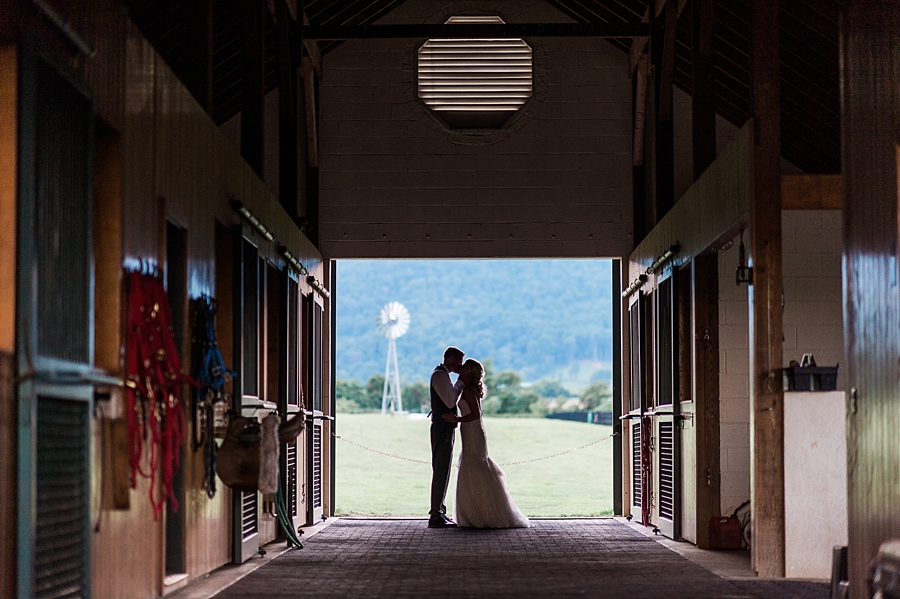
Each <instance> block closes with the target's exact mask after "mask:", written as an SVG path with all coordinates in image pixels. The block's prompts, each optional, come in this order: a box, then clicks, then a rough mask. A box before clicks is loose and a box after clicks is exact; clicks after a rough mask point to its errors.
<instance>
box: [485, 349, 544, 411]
mask: <svg viewBox="0 0 900 599" xmlns="http://www.w3.org/2000/svg"><path fill="white" fill-rule="evenodd" d="M484 366H485V368H484V370H485V377H484V382H485V385H487V389H488V390H487V397H486V398H485V400H484V403H483V404H482V411H483V412H484V413H485V414H542V413H543V410H542V409H541V407H542V406H543V404H544V403H545V402H544V400H543V398H542V397H541V396H540V395H538V394H537V393H535V392H534V391H533V390H531V389H530V388H527V387H522V375H520V374H519V373H518V372H516V371H515V370H504V371H502V372H498V373H496V374H494V370H493V360H491V359H487V360H485V361H484ZM534 404H540V405H539V406H537V407H536V408H535V409H532V405H534Z"/></svg>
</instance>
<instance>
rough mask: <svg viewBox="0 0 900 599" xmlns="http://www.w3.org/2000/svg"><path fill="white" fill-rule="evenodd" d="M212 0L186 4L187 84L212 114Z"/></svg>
mask: <svg viewBox="0 0 900 599" xmlns="http://www.w3.org/2000/svg"><path fill="white" fill-rule="evenodd" d="M212 4H213V3H212V0H196V1H195V2H187V3H185V5H184V6H185V11H186V13H185V16H184V45H185V51H184V52H183V54H182V55H183V56H184V61H185V63H186V64H185V68H184V84H185V87H187V88H188V91H190V92H191V94H193V96H194V99H196V100H197V102H198V103H199V104H200V106H202V107H203V110H205V111H206V112H207V114H208V113H210V112H211V111H212V83H213V78H212V48H213V10H212Z"/></svg>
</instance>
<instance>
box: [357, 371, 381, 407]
mask: <svg viewBox="0 0 900 599" xmlns="http://www.w3.org/2000/svg"><path fill="white" fill-rule="evenodd" d="M383 397H384V375H383V374H375V375H372V378H370V379H369V382H368V383H366V398H365V400H364V402H363V403H361V404H360V407H362V408H365V409H369V410H380V409H381V400H382V398H383Z"/></svg>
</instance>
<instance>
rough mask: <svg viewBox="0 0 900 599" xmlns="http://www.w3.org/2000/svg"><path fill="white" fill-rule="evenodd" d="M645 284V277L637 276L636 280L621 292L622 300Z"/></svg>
mask: <svg viewBox="0 0 900 599" xmlns="http://www.w3.org/2000/svg"><path fill="white" fill-rule="evenodd" d="M646 282H647V275H638V278H636V279H635V280H633V281H632V282H631V285H629V286H628V289H626V290H625V291H623V292H622V298H623V299H624V298H626V297H628V296H629V295H631V294H632V293H634V292H635V291H637V290H638V289H640V288H641V285H643V284H644V283H646Z"/></svg>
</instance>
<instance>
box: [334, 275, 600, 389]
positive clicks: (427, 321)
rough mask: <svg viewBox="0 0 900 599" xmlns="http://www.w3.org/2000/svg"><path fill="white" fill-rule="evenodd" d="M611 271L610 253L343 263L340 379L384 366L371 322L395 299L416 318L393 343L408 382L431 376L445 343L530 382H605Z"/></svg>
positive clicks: (359, 377)
mask: <svg viewBox="0 0 900 599" xmlns="http://www.w3.org/2000/svg"><path fill="white" fill-rule="evenodd" d="M611 277H612V275H611V263H610V261H608V260H443V261H431V260H428V261H426V260H340V261H339V262H338V277H337V377H338V378H340V379H353V380H356V381H359V382H360V383H363V384H365V382H366V381H368V379H369V377H371V376H372V375H373V374H378V373H381V374H383V373H384V365H385V359H386V354H387V340H386V339H385V338H384V337H383V336H382V335H381V334H380V333H379V332H378V330H377V329H376V325H375V319H376V316H377V315H378V312H379V310H380V309H381V307H382V306H383V305H385V304H386V303H388V302H390V301H398V302H400V303H402V304H403V305H405V306H406V308H407V309H408V310H409V312H410V315H411V317H412V321H411V324H410V328H409V332H408V333H407V334H406V335H404V336H403V337H401V338H400V339H399V340H398V341H397V351H398V354H399V360H400V373H401V375H402V377H403V379H404V380H405V381H408V382H413V381H416V380H427V379H428V376H429V375H430V373H431V370H432V369H433V368H434V366H435V364H437V363H439V362H440V361H441V354H442V352H443V350H444V348H445V347H446V346H448V345H456V346H458V347H460V348H461V349H463V350H464V351H465V352H466V354H467V355H468V357H473V358H479V359H484V358H493V360H494V368H495V369H496V370H497V371H502V370H517V371H519V372H520V373H521V375H522V378H523V380H524V381H526V382H529V381H530V382H534V381H538V380H541V379H545V378H555V379H559V380H562V381H563V382H564V383H568V384H570V385H574V386H578V385H586V384H587V383H588V382H590V381H591V380H592V379H593V380H597V379H600V378H603V379H608V378H609V364H610V361H611V359H612V333H611V330H612V311H611V305H612V297H611V293H612V291H611V288H612V278H611Z"/></svg>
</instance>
